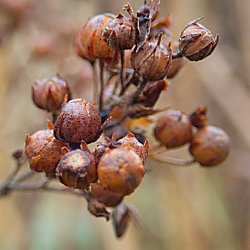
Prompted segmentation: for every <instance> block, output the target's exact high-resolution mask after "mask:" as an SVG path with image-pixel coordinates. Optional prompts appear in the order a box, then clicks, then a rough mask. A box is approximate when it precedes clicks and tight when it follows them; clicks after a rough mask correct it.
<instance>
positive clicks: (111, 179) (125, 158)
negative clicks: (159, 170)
mask: <svg viewBox="0 0 250 250" xmlns="http://www.w3.org/2000/svg"><path fill="white" fill-rule="evenodd" d="M97 171H98V178H99V182H100V183H101V184H102V185H104V186H106V187H107V188H108V189H109V190H110V191H112V192H115V193H118V194H121V195H129V194H131V193H132V192H134V190H135V188H136V187H138V186H139V184H140V182H141V180H142V178H143V176H144V167H143V165H142V160H141V158H140V157H139V156H138V155H137V154H136V153H135V152H134V150H132V149H130V148H123V147H119V148H115V149H106V151H105V153H104V154H103V156H102V157H101V159H100V161H99V164H98V167H97Z"/></svg>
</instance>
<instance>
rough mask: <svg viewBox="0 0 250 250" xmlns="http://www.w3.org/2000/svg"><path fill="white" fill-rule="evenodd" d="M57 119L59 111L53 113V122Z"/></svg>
mask: <svg viewBox="0 0 250 250" xmlns="http://www.w3.org/2000/svg"><path fill="white" fill-rule="evenodd" d="M56 119H57V113H52V122H53V124H55V122H56Z"/></svg>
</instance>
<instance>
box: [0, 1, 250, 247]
mask: <svg viewBox="0 0 250 250" xmlns="http://www.w3.org/2000/svg"><path fill="white" fill-rule="evenodd" d="M126 2H127V1H123V0H99V1H97V0H91V1H90V0H60V1H59V0H54V1H50V0H43V1H36V0H0V179H1V180H3V179H4V178H5V177H6V175H7V174H8V173H9V172H10V171H11V168H12V167H13V164H14V162H13V160H12V159H11V157H10V155H11V153H12V152H13V150H15V149H17V148H20V147H23V145H24V138H25V133H33V132H34V131H36V130H38V129H42V128H44V127H45V126H46V118H47V117H49V115H48V114H46V113H44V112H42V111H40V110H38V109H37V108H36V107H35V106H34V105H33V104H32V100H31V91H30V87H31V84H32V83H33V81H34V80H35V79H39V78H43V77H47V76H51V75H54V74H55V73H56V72H59V73H60V74H61V75H62V76H63V77H64V78H65V79H67V80H68V81H69V83H70V85H71V86H72V88H73V92H74V93H75V94H74V97H84V98H90V97H91V88H92V76H91V72H90V66H89V65H88V63H86V62H84V61H82V60H81V59H79V58H78V57H77V56H76V54H75V51H74V49H73V44H74V33H75V31H76V30H77V29H78V28H79V27H80V26H81V24H82V23H83V22H84V21H85V20H86V19H87V17H89V16H92V15H95V14H97V13H100V12H103V11H114V12H118V11H119V10H121V8H122V6H123V5H124V4H125V3H126ZM161 2H162V3H161V7H160V10H161V15H167V14H172V15H173V17H174V24H173V26H172V29H171V30H172V32H173V34H174V36H175V38H176V39H178V35H179V33H180V31H181V30H182V28H183V27H184V26H185V25H186V23H187V22H189V21H190V20H193V19H194V18H196V17H201V16H204V17H205V19H204V24H205V25H206V26H207V27H209V28H210V29H211V30H212V31H213V32H215V33H219V34H220V38H221V39H220V43H219V46H218V47H217V49H216V51H215V52H214V53H213V54H212V56H210V57H209V58H207V59H205V60H204V61H202V62H199V63H187V65H186V66H185V67H184V68H183V70H182V71H181V72H180V74H179V75H178V76H177V77H176V78H175V79H173V80H171V86H170V88H169V89H168V90H167V91H166V92H165V93H163V94H162V96H161V99H160V101H159V106H161V107H165V106H169V105H171V106H172V107H173V108H176V109H181V110H183V111H185V112H190V111H191V110H193V109H194V108H195V107H197V106H198V105H206V106H207V107H208V110H209V120H210V124H212V125H216V126H220V127H222V128H223V129H225V130H226V131H227V132H228V134H230V136H231V139H232V140H231V154H230V156H229V158H228V159H227V160H226V162H225V163H223V164H222V165H221V166H219V167H218V168H211V169H204V168H201V167H199V166H198V165H195V166H192V167H187V168H178V167H171V166H166V165H164V164H160V163H157V162H154V161H149V162H148V167H149V169H150V170H151V171H150V172H149V173H148V174H147V175H146V176H145V178H144V180H143V183H142V184H141V186H140V188H139V189H138V190H137V191H136V192H135V193H134V194H133V195H132V196H131V197H129V199H128V201H129V202H131V203H132V204H134V205H135V207H136V208H137V209H138V212H139V214H140V216H141V222H142V225H141V228H139V229H138V228H137V229H136V228H134V227H133V226H131V227H130V228H129V230H128V232H127V234H126V235H125V237H124V238H122V239H121V240H117V239H116V238H115V236H114V233H113V230H112V225H111V223H106V222H105V221H104V219H96V218H94V217H92V216H91V215H90V214H89V213H88V212H87V210H86V203H85V201H84V200H81V199H79V198H77V197H71V196H68V195H61V194H51V193H50V194H47V193H46V194H45V193H18V194H17V193H15V194H13V195H11V196H10V197H6V198H1V199H0V249H1V250H44V249H46V250H68V249H70V250H80V249H81V250H82V249H86V250H96V249H98V250H100V249H104V250H113V249H114V250H116V249H121V250H122V249H131V250H140V249H143V250H152V249H154V250H162V249H170V250H179V249H185V250H200V249H202V250H206V249H209V250H211V249H213V250H240V249H250V98H249V97H250V71H249V66H250V53H249V48H248V47H249V44H250V33H249V21H250V20H249V19H248V18H249V13H250V2H249V1H248V0H162V1H161ZM6 3H7V4H6ZM130 3H131V4H132V6H133V8H134V9H137V8H138V7H139V6H140V4H141V3H142V1H135V0H132V1H130ZM6 5H7V7H6ZM153 119H156V118H155V117H153ZM148 135H149V137H150V136H151V128H150V127H149V128H148ZM170 154H172V152H170ZM175 155H177V156H183V157H185V156H186V155H185V150H182V149H180V150H179V152H178V153H175Z"/></svg>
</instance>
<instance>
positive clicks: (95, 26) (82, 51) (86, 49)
mask: <svg viewBox="0 0 250 250" xmlns="http://www.w3.org/2000/svg"><path fill="white" fill-rule="evenodd" d="M114 18H115V16H114V15H113V14H109V13H106V14H101V15H97V16H94V17H92V18H90V19H88V20H87V21H86V22H85V23H84V24H83V26H82V28H81V30H80V34H79V37H78V41H77V45H78V53H79V55H80V56H81V57H83V58H84V59H86V60H89V61H95V60H96V59H103V60H108V61H114V60H116V59H117V56H116V51H115V50H114V49H112V48H111V47H109V46H108V44H107V43H106V42H105V41H104V40H103V39H102V32H103V30H104V28H105V26H106V25H108V24H109V23H110V22H112V21H113V20H114Z"/></svg>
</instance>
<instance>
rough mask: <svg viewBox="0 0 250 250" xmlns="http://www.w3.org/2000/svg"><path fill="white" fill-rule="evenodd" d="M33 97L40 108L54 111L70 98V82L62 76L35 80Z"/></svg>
mask: <svg viewBox="0 0 250 250" xmlns="http://www.w3.org/2000/svg"><path fill="white" fill-rule="evenodd" d="M32 97H33V101H34V103H35V105H36V106H37V107H38V108H41V109H44V110H47V111H49V112H53V113H54V112H56V111H58V110H60V108H61V105H62V104H63V102H64V101H68V98H70V89H69V86H68V83H67V82H66V81H64V80H62V79H61V78H60V76H55V77H49V78H45V79H42V80H37V81H35V82H34V84H33V85H32Z"/></svg>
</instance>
